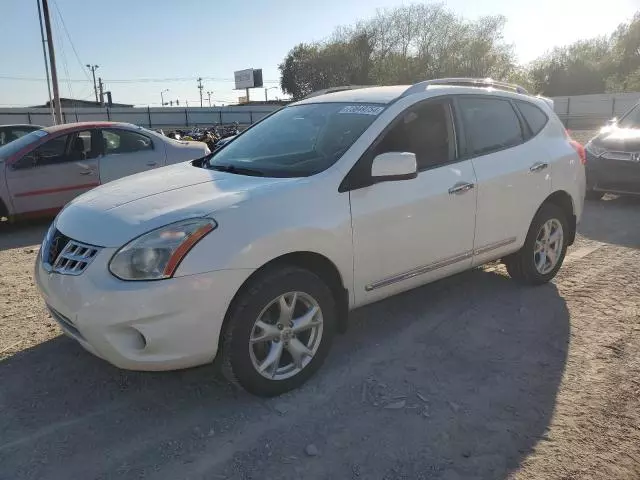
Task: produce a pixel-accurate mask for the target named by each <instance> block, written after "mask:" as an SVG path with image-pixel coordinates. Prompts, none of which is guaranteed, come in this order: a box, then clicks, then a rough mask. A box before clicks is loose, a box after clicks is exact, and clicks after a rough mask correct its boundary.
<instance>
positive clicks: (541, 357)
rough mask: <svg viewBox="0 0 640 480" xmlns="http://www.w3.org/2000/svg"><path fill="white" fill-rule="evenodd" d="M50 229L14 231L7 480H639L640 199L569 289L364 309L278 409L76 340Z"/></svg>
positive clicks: (598, 213) (475, 280) (571, 270)
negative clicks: (46, 238)
mask: <svg viewBox="0 0 640 480" xmlns="http://www.w3.org/2000/svg"><path fill="white" fill-rule="evenodd" d="M44 230H45V226H43V225H36V226H32V227H29V228H24V227H23V228H19V229H17V230H16V231H13V232H4V233H2V234H0V265H2V277H1V278H0V282H1V283H0V305H1V306H2V308H1V310H0V311H1V313H0V357H3V359H2V360H0V412H2V415H0V479H3V480H4V479H7V480H15V479H65V480H66V479H70V478H72V479H75V478H78V479H90V478H100V479H108V478H125V479H129V478H131V479H133V478H136V479H139V478H154V479H156V478H157V479H167V480H174V479H177V478H180V479H217V478H221V479H222V478H230V479H250V478H256V479H257V478H260V479H271V478H273V479H297V478H304V479H315V478H328V479H347V478H364V479H369V478H371V479H418V478H424V479H426V478H437V479H462V478H482V479H485V478H522V479H541V480H542V479H550V478H562V479H590V478H592V479H632V478H640V408H639V407H640V380H639V379H640V355H639V353H640V296H639V295H638V283H639V281H640V273H638V270H637V266H638V265H639V264H640V200H634V199H624V198H617V197H613V196H608V197H606V198H605V200H604V201H601V202H589V203H587V209H586V212H585V216H584V218H583V222H582V224H581V226H580V235H579V238H578V240H577V242H576V245H574V246H573V247H572V248H571V249H570V251H569V255H568V257H567V260H566V262H565V266H564V267H563V268H562V269H561V271H560V274H559V275H558V277H557V279H556V281H555V282H553V283H552V284H549V285H546V286H543V287H539V288H524V287H519V286H517V285H515V284H514V283H513V282H512V281H511V280H510V279H509V278H508V277H507V276H506V273H505V271H504V269H503V267H502V266H500V265H497V264H495V265H490V266H488V267H485V268H483V269H477V270H474V271H471V272H468V273H465V274H462V275H458V276H456V277H453V278H450V279H447V280H444V281H440V282H436V283H434V284H431V285H428V286H425V287H422V288H419V289H416V290H413V291H411V292H408V293H405V294H402V295H399V296H397V297H394V298H392V299H389V300H386V301H383V302H380V303H377V304H375V305H371V306H368V307H365V308H362V309H359V310H357V311H355V312H353V313H352V315H351V317H350V329H349V331H348V332H347V333H346V334H345V335H341V336H338V337H337V338H336V342H335V344H334V348H333V350H332V352H331V355H330V357H329V359H328V361H327V362H326V364H325V365H324V367H323V368H322V369H321V370H320V372H319V374H318V375H317V376H316V377H314V378H313V379H312V380H311V381H310V382H308V384H307V385H305V386H304V387H303V388H301V389H299V390H297V391H295V392H291V393H289V394H286V395H284V396H282V397H279V398H276V399H269V400H264V399H258V398H255V397H251V396H249V395H247V394H245V393H243V392H240V391H237V390H235V389H233V388H232V387H231V386H229V385H228V384H227V383H226V382H224V381H223V380H221V379H219V377H217V376H216V374H215V372H214V370H213V368H212V367H210V366H206V367H201V368H197V369H191V370H185V371H180V372H166V373H137V372H126V371H121V370H118V369H116V368H113V367H111V366H110V365H108V364H106V363H105V362H103V361H101V360H99V359H97V358H94V357H93V356H91V355H90V354H88V353H86V352H85V351H83V350H82V349H81V348H80V347H79V346H78V345H76V344H75V343H74V342H73V341H72V340H70V339H67V338H66V337H63V336H60V335H59V333H60V332H59V330H58V327H57V326H56V325H55V324H54V323H53V322H52V321H51V319H50V318H48V316H47V314H46V313H45V310H44V308H43V304H42V302H41V300H40V298H39V297H38V296H37V293H36V290H35V287H34V285H33V280H32V265H33V262H34V260H35V256H36V252H37V243H38V242H39V241H40V238H41V237H42V235H43V233H44Z"/></svg>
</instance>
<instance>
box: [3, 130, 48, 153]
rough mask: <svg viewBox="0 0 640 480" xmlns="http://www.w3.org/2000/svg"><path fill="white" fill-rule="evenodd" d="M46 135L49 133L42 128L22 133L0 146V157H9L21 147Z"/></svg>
mask: <svg viewBox="0 0 640 480" xmlns="http://www.w3.org/2000/svg"><path fill="white" fill-rule="evenodd" d="M47 135H49V134H48V133H47V132H45V131H44V130H36V131H33V132H31V133H27V134H26V135H23V136H22V137H20V138H18V139H17V140H15V141H13V142H11V143H8V144H6V145H2V146H0V159H4V158H9V157H10V156H12V155H15V154H16V153H18V152H19V151H20V150H22V149H23V148H25V147H28V146H29V145H31V144H34V143H36V142H38V141H39V140H40V139H41V138H42V137H46V136H47Z"/></svg>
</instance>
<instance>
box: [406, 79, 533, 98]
mask: <svg viewBox="0 0 640 480" xmlns="http://www.w3.org/2000/svg"><path fill="white" fill-rule="evenodd" d="M431 85H456V86H459V87H490V88H496V89H499V90H508V91H510V92H515V93H522V94H524V95H529V92H527V90H526V89H525V88H523V87H521V86H520V85H515V84H512V83H506V82H501V81H498V80H493V79H491V78H436V79H433V80H425V81H424V82H419V83H416V84H414V85H411V86H410V87H409V88H407V89H406V90H405V91H404V93H403V94H402V95H401V97H406V96H407V95H411V94H413V93H418V92H424V91H425V90H426V89H427V88H428V87H430V86H431Z"/></svg>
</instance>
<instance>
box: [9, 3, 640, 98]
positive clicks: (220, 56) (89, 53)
mask: <svg viewBox="0 0 640 480" xmlns="http://www.w3.org/2000/svg"><path fill="white" fill-rule="evenodd" d="M0 2H1V3H2V13H1V14H0V45H3V47H4V48H3V51H4V54H3V56H2V63H1V64H0V65H1V66H0V108H2V107H11V106H16V107H17V106H27V105H34V104H44V103H45V102H46V101H47V100H48V95H47V87H46V81H45V80H44V79H45V72H44V60H43V54H42V42H41V37H40V27H39V23H38V12H37V2H36V0H0ZM408 3H416V1H415V0H414V1H403V0H322V1H311V0H242V1H241V2H235V1H222V0H218V1H213V0H180V1H173V2H169V1H168V0H109V1H103V0H49V4H50V10H51V15H52V28H53V35H52V36H53V39H54V43H55V46H56V62H57V66H58V68H57V70H58V77H59V78H60V82H59V83H60V91H61V93H60V94H61V96H63V97H72V98H80V99H87V100H91V99H93V98H94V93H93V83H92V80H91V73H90V72H88V70H87V68H86V67H85V65H86V64H92V65H99V68H98V69H97V70H96V76H99V77H102V78H103V81H104V83H105V90H110V91H111V92H112V95H113V101H114V102H122V103H132V104H136V105H150V106H160V104H161V95H160V92H161V91H163V90H166V89H169V91H167V92H165V93H164V100H165V101H168V100H174V101H175V100H176V99H178V100H180V105H181V106H182V105H185V104H186V102H188V104H189V105H190V106H195V105H199V104H200V98H199V90H198V88H197V80H196V79H197V78H198V77H202V78H203V85H204V89H203V91H204V105H205V106H207V105H208V98H209V97H208V95H207V93H206V92H212V93H211V103H212V105H213V104H215V105H220V104H228V103H235V102H237V100H238V97H239V96H240V95H243V92H238V91H236V90H233V88H234V84H233V72H234V71H236V70H242V69H245V68H262V69H263V78H264V80H265V87H272V88H270V90H269V91H268V92H267V94H268V97H269V99H275V98H277V97H282V96H283V93H282V92H281V91H280V89H279V72H278V64H279V63H280V62H282V60H283V58H284V57H285V56H286V54H287V52H288V51H289V50H290V49H291V48H292V47H293V46H295V45H296V44H298V43H300V42H312V41H319V40H323V39H324V38H326V37H328V36H329V35H330V34H331V33H332V32H333V30H334V29H335V28H336V27H337V26H339V25H348V24H352V23H354V22H356V21H358V20H362V19H366V18H369V17H372V16H373V15H375V12H376V9H382V8H387V7H393V6H397V5H402V4H408ZM427 3H429V2H427ZM439 3H444V4H445V5H446V6H447V7H448V8H449V9H450V10H452V11H454V12H455V13H456V14H458V15H460V16H462V17H464V18H467V19H474V18H477V17H479V16H483V15H495V14H501V15H504V16H505V17H506V18H507V25H506V28H505V31H504V36H505V41H507V42H508V43H511V44H513V45H514V48H515V51H516V54H517V56H518V60H519V61H520V62H521V63H526V62H529V61H531V60H533V59H535V58H536V57H538V56H540V55H542V54H544V53H545V52H546V51H548V50H550V49H552V48H553V47H554V46H560V45H565V44H568V43H571V42H574V41H576V40H579V39H583V38H591V37H594V36H598V35H607V34H609V33H611V32H612V31H613V30H614V29H615V28H616V26H617V25H618V24H620V23H622V22H625V21H628V20H629V19H630V18H631V16H632V15H633V14H634V13H635V12H636V11H637V10H640V0H608V1H607V2H606V3H602V2H596V1H594V0H537V1H528V2H523V1H522V0H482V1H481V0H447V1H444V2H439ZM250 95H251V99H253V100H263V99H264V96H265V91H264V89H253V90H251V92H250Z"/></svg>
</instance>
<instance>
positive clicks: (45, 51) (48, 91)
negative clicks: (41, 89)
mask: <svg viewBox="0 0 640 480" xmlns="http://www.w3.org/2000/svg"><path fill="white" fill-rule="evenodd" d="M36 2H37V3H38V20H40V38H42V55H43V57H44V72H45V75H46V76H47V94H48V95H49V109H50V110H51V118H52V119H53V121H54V123H55V121H56V117H55V115H54V114H53V102H52V101H51V81H50V80H49V59H48V58H47V48H46V47H45V44H46V43H47V41H46V40H45V39H44V27H43V26H42V9H41V8H40V0H36Z"/></svg>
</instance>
